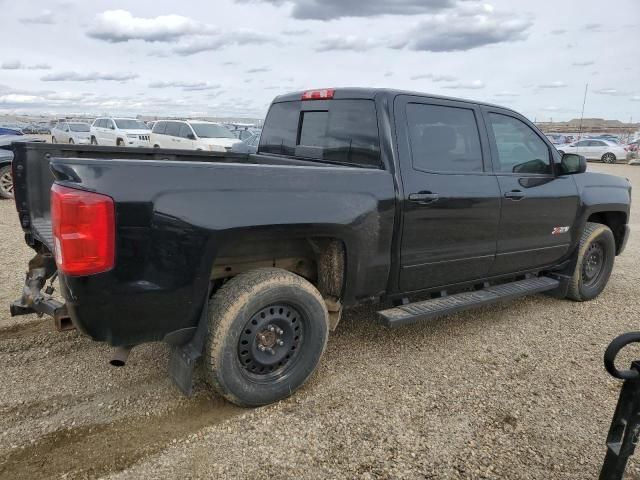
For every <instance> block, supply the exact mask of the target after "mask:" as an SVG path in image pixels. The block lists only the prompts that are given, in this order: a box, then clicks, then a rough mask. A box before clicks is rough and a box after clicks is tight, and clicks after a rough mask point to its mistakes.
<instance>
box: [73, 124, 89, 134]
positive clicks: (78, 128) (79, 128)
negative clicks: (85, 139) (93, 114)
mask: <svg viewBox="0 0 640 480" xmlns="http://www.w3.org/2000/svg"><path fill="white" fill-rule="evenodd" d="M69 128H70V129H71V131H72V132H88V131H89V124H88V123H70V124H69Z"/></svg>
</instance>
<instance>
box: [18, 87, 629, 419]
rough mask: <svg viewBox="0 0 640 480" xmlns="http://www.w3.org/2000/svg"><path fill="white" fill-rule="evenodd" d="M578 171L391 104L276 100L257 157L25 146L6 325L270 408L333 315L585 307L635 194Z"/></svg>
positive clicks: (401, 96)
mask: <svg viewBox="0 0 640 480" xmlns="http://www.w3.org/2000/svg"><path fill="white" fill-rule="evenodd" d="M586 168H587V167H586V161H585V159H584V157H580V156H578V155H575V154H565V155H561V154H560V153H559V152H558V151H557V150H556V149H555V148H554V146H553V145H552V144H551V143H550V142H549V140H548V139H547V138H546V137H545V136H544V135H543V134H542V133H541V132H540V131H539V130H538V129H537V128H536V127H535V126H534V125H533V124H532V123H531V122H529V121H528V120H527V119H526V118H524V117H523V116H522V115H519V114H518V113H516V112H514V111H512V110H509V109H506V108H502V107H498V106H494V105H488V104H483V103H479V102H473V101H465V100H458V99H452V98H443V97H436V96H432V95H426V94H420V93H411V92H402V91H395V90H387V89H357V88H344V89H324V90H313V91H306V92H300V93H291V94H287V95H283V96H280V97H277V98H276V99H275V100H274V102H273V103H272V105H271V107H270V109H269V111H268V114H267V117H266V120H265V124H264V128H263V131H262V135H261V138H260V143H259V146H258V150H257V153H256V154H251V155H249V154H234V153H224V152H221V153H217V152H206V153H204V152H186V151H179V150H163V149H140V148H138V149H133V148H112V147H97V146H77V145H76V146H73V145H72V146H69V145H44V144H20V145H16V146H15V161H14V172H15V179H14V182H15V202H16V206H17V210H18V215H19V219H20V223H21V225H22V228H23V229H24V232H25V239H26V242H27V243H28V244H29V246H31V247H32V248H33V249H34V250H35V252H36V255H35V257H34V258H33V259H32V260H31V262H30V263H29V271H28V274H27V278H26V282H25V286H24V289H23V293H22V296H21V298H19V299H18V300H16V301H15V302H14V303H13V304H12V306H11V312H12V314H14V315H19V314H27V313H33V312H38V313H46V314H48V315H52V316H53V317H54V318H55V319H56V322H57V324H58V326H59V327H61V328H64V327H65V326H70V325H72V326H75V327H76V328H77V329H78V330H79V331H80V332H82V333H84V334H86V335H88V336H90V337H91V338H93V339H94V340H97V341H101V342H108V343H109V344H111V345H113V346H116V347H119V358H118V359H116V360H114V363H119V364H123V363H124V361H125V360H126V354H127V352H128V350H129V349H130V348H131V347H133V346H135V345H138V344H141V343H143V342H152V341H165V342H167V343H168V344H170V345H171V346H172V354H171V360H170V365H169V371H170V374H171V376H172V378H173V379H174V380H175V382H176V384H177V385H178V387H180V388H181V389H182V390H183V391H184V392H185V393H187V394H188V393H190V392H191V389H192V372H193V365H194V364H195V362H196V361H198V360H199V359H200V360H204V365H205V366H206V372H207V378H208V381H209V383H210V384H211V386H212V387H213V388H214V389H215V390H216V391H217V392H219V393H220V394H221V395H223V396H224V397H225V398H227V399H229V400H230V401H231V402H234V403H236V404H238V405H243V406H257V405H264V404H268V403H270V402H274V401H277V400H279V399H282V398H284V397H286V396H288V395H290V394H291V393H292V392H294V391H295V390H296V389H297V388H298V387H300V386H301V385H302V384H303V383H304V382H305V381H306V380H307V378H309V376H310V375H311V374H312V373H313V371H314V370H315V368H316V366H317V364H318V362H319V360H320V357H321V355H322V353H323V351H324V348H325V345H326V342H327V338H328V333H329V331H330V330H332V329H335V328H336V326H337V324H338V322H339V320H340V317H341V314H342V312H343V309H345V308H349V307H353V306H355V305H358V304H361V303H364V302H385V306H384V307H383V308H382V309H381V310H380V312H379V318H380V321H381V322H382V323H384V324H385V325H388V326H390V327H393V326H400V325H407V324H410V323H411V322H415V321H425V320H429V319H432V318H434V317H436V316H438V315H444V314H448V313H452V312H456V311H459V310H462V309H466V308H471V307H475V306H479V305H485V304H487V303H491V302H496V301H500V300H505V299H510V298H515V297H519V296H523V295H529V294H534V293H539V292H547V293H549V294H551V295H554V296H556V297H559V298H565V297H566V298H569V299H571V300H574V301H585V300H589V299H592V298H594V297H596V296H597V295H598V294H600V293H601V292H602V290H603V289H604V288H605V285H606V284H607V281H608V279H609V276H610V274H611V271H612V268H613V264H614V258H615V256H616V255H619V254H620V253H622V251H623V250H624V248H625V244H626V242H627V238H628V236H629V227H628V225H627V222H628V218H629V209H630V198H631V197H630V195H631V186H630V184H629V182H628V181H627V180H626V179H624V178H620V177H616V176H610V175H604V174H599V173H587V172H586ZM55 276H57V278H58V279H59V286H60V290H61V293H62V296H63V297H64V299H65V302H61V301H59V300H57V299H56V298H54V297H53V296H52V295H51V294H52V291H53V282H52V280H53V279H54V277H55ZM47 282H50V284H49V285H47ZM417 293H420V294H421V295H420V296H419V300H418V301H414V302H413V303H411V301H410V300H409V297H411V296H413V295H414V294H417ZM413 298H414V300H415V297H413Z"/></svg>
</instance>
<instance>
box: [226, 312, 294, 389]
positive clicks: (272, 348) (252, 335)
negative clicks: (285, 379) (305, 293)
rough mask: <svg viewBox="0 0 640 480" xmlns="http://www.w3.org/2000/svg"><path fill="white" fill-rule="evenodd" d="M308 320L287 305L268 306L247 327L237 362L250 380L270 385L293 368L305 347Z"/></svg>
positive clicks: (239, 343) (239, 345)
mask: <svg viewBox="0 0 640 480" xmlns="http://www.w3.org/2000/svg"><path fill="white" fill-rule="evenodd" d="M305 323H306V319H305V318H304V317H303V315H302V314H301V313H300V312H299V311H298V310H296V309H295V308H294V307H292V306H290V305H287V304H274V305H269V306H268V307H266V308H263V309H262V310H260V311H259V312H257V313H256V314H255V315H254V316H253V317H252V318H251V320H249V321H248V322H247V324H246V325H245V326H244V330H243V331H242V334H241V335H240V339H239V340H238V358H239V359H240V362H241V363H242V367H243V369H244V371H245V373H246V374H247V375H249V376H250V378H252V379H255V380H256V381H260V382H263V381H264V382H268V381H270V380H271V379H273V378H275V377H277V376H279V375H281V374H282V373H283V371H284V370H286V369H287V368H288V367H289V366H290V365H292V364H293V363H294V362H295V360H296V357H297V355H298V353H299V352H300V346H301V345H302V344H303V341H304V338H303V335H304V324H305Z"/></svg>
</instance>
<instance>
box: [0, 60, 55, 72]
mask: <svg viewBox="0 0 640 480" xmlns="http://www.w3.org/2000/svg"><path fill="white" fill-rule="evenodd" d="M50 68H51V65H49V64H46V63H36V64H33V65H26V64H24V63H22V62H21V61H20V60H10V61H8V62H4V63H2V65H0V69H2V70H49V69H50Z"/></svg>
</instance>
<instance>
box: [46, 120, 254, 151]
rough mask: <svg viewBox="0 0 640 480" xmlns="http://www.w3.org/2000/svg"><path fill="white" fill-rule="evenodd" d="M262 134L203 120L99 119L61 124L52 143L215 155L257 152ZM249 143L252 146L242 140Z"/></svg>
mask: <svg viewBox="0 0 640 480" xmlns="http://www.w3.org/2000/svg"><path fill="white" fill-rule="evenodd" d="M259 132H260V130H257V129H248V128H247V129H237V130H234V131H231V130H229V129H228V128H227V127H226V126H225V125H222V124H219V123H214V122H207V121H204V120H158V121H155V122H153V123H152V124H151V128H150V127H149V124H147V123H144V122H142V121H140V120H138V119H135V118H113V117H100V118H96V119H95V120H94V122H93V124H91V125H89V124H88V123H84V122H72V121H66V120H65V121H60V122H58V123H57V124H56V125H55V127H54V128H53V129H52V131H51V135H52V142H53V143H68V144H80V145H88V144H91V145H107V146H122V147H124V146H126V147H154V148H171V149H183V150H207V151H212V152H228V151H237V152H246V151H249V152H255V151H256V149H257V146H258V140H259V138H260V136H259ZM244 139H246V140H250V141H251V146H249V145H246V144H245V143H244V142H243V140H244Z"/></svg>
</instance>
